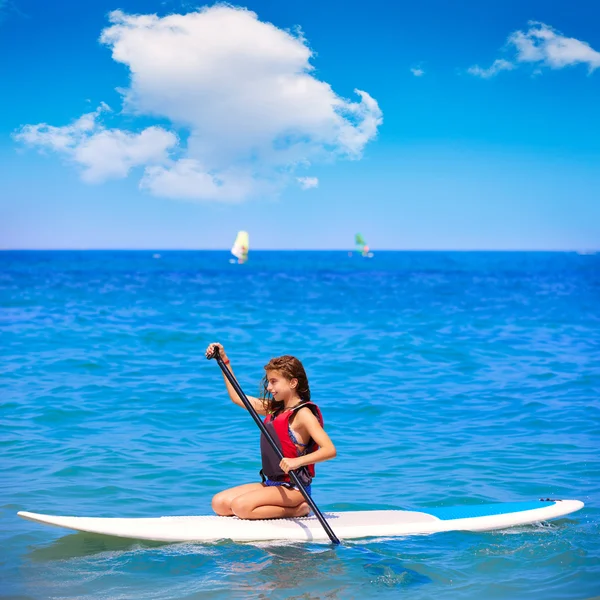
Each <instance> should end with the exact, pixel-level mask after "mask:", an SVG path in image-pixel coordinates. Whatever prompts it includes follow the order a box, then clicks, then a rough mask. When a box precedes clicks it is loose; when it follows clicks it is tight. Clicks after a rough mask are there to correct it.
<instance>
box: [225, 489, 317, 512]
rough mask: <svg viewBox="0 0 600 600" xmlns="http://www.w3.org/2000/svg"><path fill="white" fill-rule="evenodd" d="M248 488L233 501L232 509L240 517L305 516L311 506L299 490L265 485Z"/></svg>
mask: <svg viewBox="0 0 600 600" xmlns="http://www.w3.org/2000/svg"><path fill="white" fill-rule="evenodd" d="M259 485H260V489H256V488H255V489H253V490H252V489H248V491H247V492H245V493H243V494H239V495H238V496H236V497H235V498H234V499H233V501H232V502H231V511H232V512H233V514H234V515H236V516H237V517H239V518H240V519H281V518H283V517H288V518H289V517H305V516H306V515H307V514H308V513H309V512H310V507H309V506H308V504H307V503H306V501H305V500H304V496H303V495H302V494H301V493H300V492H299V491H297V490H290V489H288V488H286V487H283V486H273V487H271V486H263V485H262V484H259Z"/></svg>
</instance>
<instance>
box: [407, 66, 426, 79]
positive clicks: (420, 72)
mask: <svg viewBox="0 0 600 600" xmlns="http://www.w3.org/2000/svg"><path fill="white" fill-rule="evenodd" d="M410 72H411V73H412V74H413V75H414V76H415V77H422V76H423V75H425V71H423V69H421V67H411V69H410Z"/></svg>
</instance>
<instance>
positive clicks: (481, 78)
mask: <svg viewBox="0 0 600 600" xmlns="http://www.w3.org/2000/svg"><path fill="white" fill-rule="evenodd" d="M0 46H1V51H2V55H3V56H4V59H3V61H2V63H1V65H0V75H1V78H2V82H3V93H2V95H1V99H0V103H1V104H0V109H1V110H0V164H1V165H2V168H1V170H0V172H1V178H0V249H164V250H166V249H226V248H229V247H230V246H231V245H232V243H233V241H234V238H235V236H236V233H237V231H238V230H242V229H243V230H247V231H248V232H249V234H250V247H251V249H349V248H352V246H353V240H354V234H355V233H357V232H360V233H361V234H362V235H363V237H364V238H365V239H366V240H367V243H368V244H369V246H370V247H371V249H372V250H374V251H376V250H593V249H600V196H599V191H600V111H599V110H598V107H599V99H600V93H599V92H600V68H599V67H600V5H597V3H592V2H589V0H586V1H585V2H584V1H581V0H573V1H572V2H569V3H568V4H565V3H556V2H554V3H553V2H547V1H529V0H519V1H518V0H505V1H504V2H499V3H496V2H495V3H490V2H481V1H477V2H475V1H471V0H465V1H463V2H461V3H460V5H457V3H451V2H448V1H447V0H422V1H421V2H419V3H413V2H410V3H409V2H389V0H371V2H369V3H362V2H361V3H358V2H354V1H350V0H345V1H341V0H328V1H327V2H323V1H322V0H321V1H318V0H304V1H302V2H297V1H295V0H287V1H286V0H256V1H248V2H244V3H243V4H196V3H190V2H187V1H181V0H158V1H156V0H145V1H143V2H142V1H140V0H118V1H117V0H90V1H88V2H80V1H67V0H62V1H61V2H47V1H45V0H44V1H42V0H0Z"/></svg>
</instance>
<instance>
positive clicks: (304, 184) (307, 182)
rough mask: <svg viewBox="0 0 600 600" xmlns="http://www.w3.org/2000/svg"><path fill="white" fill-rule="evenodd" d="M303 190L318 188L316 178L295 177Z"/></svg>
mask: <svg viewBox="0 0 600 600" xmlns="http://www.w3.org/2000/svg"><path fill="white" fill-rule="evenodd" d="M296 180H297V181H298V183H299V184H300V187H301V188H302V189H303V190H310V189H311V188H316V187H319V179H318V178H317V177H296Z"/></svg>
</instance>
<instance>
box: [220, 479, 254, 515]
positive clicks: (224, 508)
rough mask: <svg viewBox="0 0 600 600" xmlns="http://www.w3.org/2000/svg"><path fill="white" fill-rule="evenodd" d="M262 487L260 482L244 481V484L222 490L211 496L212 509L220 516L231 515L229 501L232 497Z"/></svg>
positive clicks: (230, 501) (231, 500)
mask: <svg viewBox="0 0 600 600" xmlns="http://www.w3.org/2000/svg"><path fill="white" fill-rule="evenodd" d="M262 487H263V485H262V483H246V484H244V485H238V486H236V487H232V488H229V489H227V490H223V491H222V492H219V493H218V494H215V495H214V496H213V499H212V509H213V510H214V511H215V512H216V513H217V514H218V515H220V516H222V517H232V516H233V514H234V513H233V511H232V510H231V503H232V502H233V500H234V498H237V497H238V496H239V495H240V494H246V493H248V492H251V491H253V490H260V489H262Z"/></svg>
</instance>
